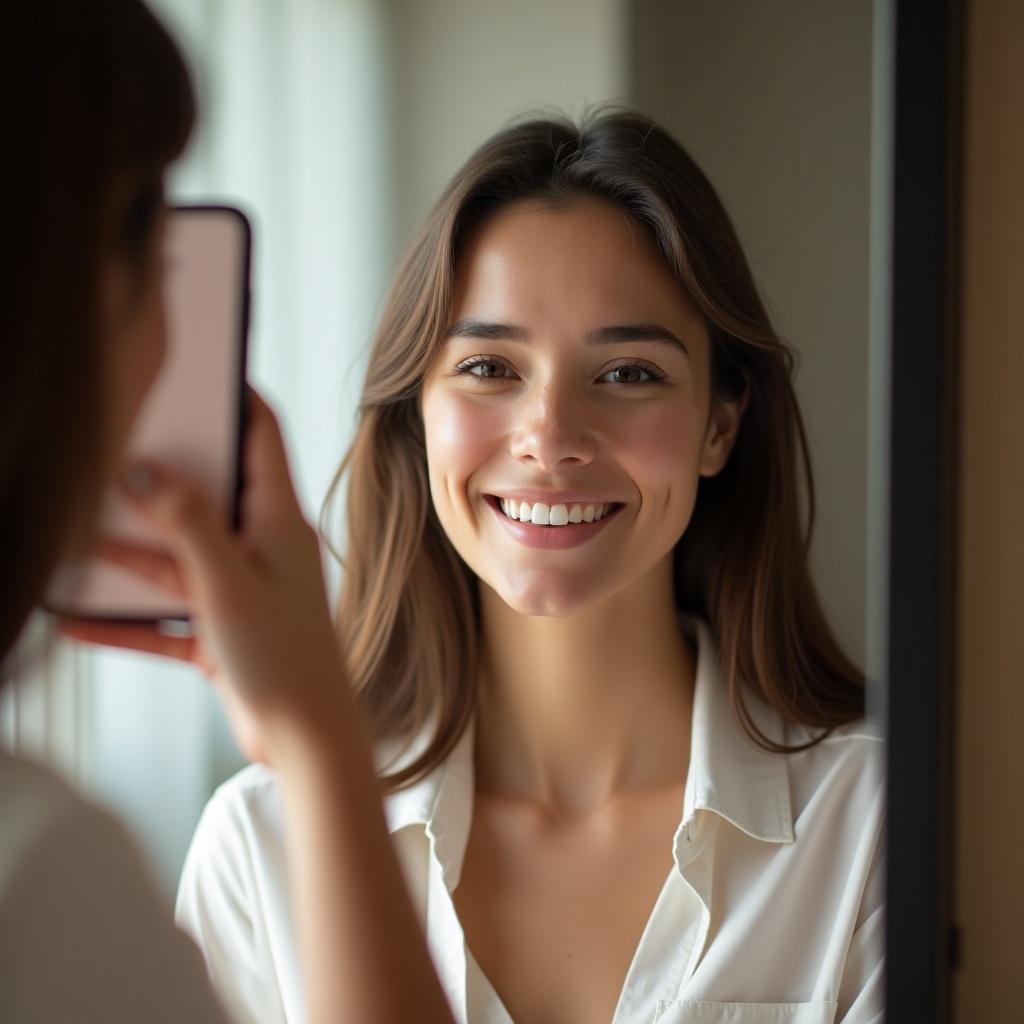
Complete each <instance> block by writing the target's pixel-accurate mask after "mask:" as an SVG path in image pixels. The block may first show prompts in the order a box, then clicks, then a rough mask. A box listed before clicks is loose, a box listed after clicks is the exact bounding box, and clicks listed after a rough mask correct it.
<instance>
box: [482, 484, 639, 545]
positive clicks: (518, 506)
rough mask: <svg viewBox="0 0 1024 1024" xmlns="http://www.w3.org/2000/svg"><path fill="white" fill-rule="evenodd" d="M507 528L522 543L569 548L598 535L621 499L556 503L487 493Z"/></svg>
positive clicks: (487, 499)
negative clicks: (614, 500) (601, 501)
mask: <svg viewBox="0 0 1024 1024" xmlns="http://www.w3.org/2000/svg"><path fill="white" fill-rule="evenodd" d="M484 500H485V501H486V502H487V504H488V505H490V507H491V508H492V509H493V510H494V513H495V515H496V516H497V517H498V519H499V520H501V523H502V525H503V526H504V528H505V529H506V530H507V531H508V532H509V533H510V534H511V535H512V536H513V537H514V538H515V539H516V540H517V541H519V542H520V543H521V544H524V545H526V546H527V547H535V548H570V547H575V546H576V545H577V544H583V543H585V542H586V541H588V540H590V539H591V538H592V537H594V536H596V535H597V534H598V533H600V532H601V530H603V529H604V527H605V526H606V525H607V524H608V523H609V522H610V521H611V520H612V519H613V518H614V517H615V515H616V513H618V512H619V511H620V509H622V508H624V507H625V506H624V504H623V503H622V502H604V503H597V502H594V503H584V502H571V503H568V502H567V503H553V504H547V503H545V502H541V501H538V502H528V501H518V500H516V499H514V498H502V497H500V496H498V495H495V494H488V495H485V496H484Z"/></svg>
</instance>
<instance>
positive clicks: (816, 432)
mask: <svg viewBox="0 0 1024 1024" xmlns="http://www.w3.org/2000/svg"><path fill="white" fill-rule="evenodd" d="M634 17H635V28H634V33H633V50H632V52H633V60H632V66H633V94H634V97H635V99H636V102H637V103H638V105H639V107H640V108H641V109H642V110H643V111H645V112H646V113H649V114H651V115H652V116H653V117H655V118H657V119H659V120H660V121H662V122H663V123H664V124H665V125H666V127H668V128H669V129H670V130H671V131H672V132H673V133H674V134H675V135H676V136H677V138H678V139H679V140H680V141H681V142H682V143H683V145H684V146H686V147H687V148H688V149H689V150H690V152H691V153H692V154H693V156H694V157H695V158H696V160H697V162H698V163H700V164H701V166H702V167H703V168H704V170H705V171H706V172H707V174H708V177H710V179H711V181H712V182H713V183H714V185H715V187H716V188H717V189H718V190H719V192H720V194H721V195H722V198H723V200H724V201H725V204H726V206H727V207H728V208H729V211H730V213H731V214H732V216H733V220H734V222H735V224H736V228H737V230H738V231H739V234H740V238H741V239H742V240H743V243H744V245H745V247H746V250H747V254H748V256H749V258H750V261H751V264H752V266H753V270H754V275H755V277H756V278H757V280H758V282H759V284H760V285H761V288H762V291H763V292H764V294H765V296H766V298H767V301H768V306H769V309H770V311H771V312H772V314H773V316H774V318H775V323H776V327H777V329H778V330H779V331H780V333H781V334H782V336H783V337H784V338H786V339H787V340H788V341H789V342H790V343H791V344H792V345H794V346H795V347H796V348H797V349H798V350H799V352H800V353H801V356H802V363H801V367H800V369H799V371H798V375H797V390H798V394H799V398H800V403H801V407H802V409H803V411H804V414H805V417H806V420H807V425H808V432H809V434H810V441H811V454H812V460H813V466H814V472H815V481H816V490H817V494H818V499H819V517H818V524H817V527H816V531H815V543H814V548H813V551H812V568H813V571H814V575H815V578H816V580H817V582H818V585H819V588H820V590H821V593H822V598H823V601H824V603H825V607H826V609H827V611H828V612H829V616H830V619H831V620H832V622H833V624H834V625H835V627H836V629H837V632H838V634H839V637H840V639H841V640H842V642H843V643H844V646H845V647H846V649H847V651H848V652H849V653H850V655H851V656H852V657H853V658H854V660H856V661H857V662H858V663H859V664H860V665H862V666H863V665H864V649H865V580H866V570H865V550H866V530H867V519H866V515H867V495H866V488H867V430H868V426H867V423H868V421H867V390H868V342H867V339H868V212H869V211H868V198H869V158H870V147H869V142H870V105H871V4H870V3H867V2H865V0H830V2H829V3H821V2H820V0H787V2H786V3H783V4H776V3H763V2H759V0H730V2H729V3H726V4H715V3H705V2H701V3H698V2H688V3H678V2H672V0H637V2H636V4H635V14H634Z"/></svg>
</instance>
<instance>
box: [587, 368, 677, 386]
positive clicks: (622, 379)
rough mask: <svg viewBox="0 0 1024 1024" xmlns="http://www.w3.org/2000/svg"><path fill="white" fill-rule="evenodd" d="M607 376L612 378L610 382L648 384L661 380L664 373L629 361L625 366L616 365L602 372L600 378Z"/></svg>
mask: <svg viewBox="0 0 1024 1024" xmlns="http://www.w3.org/2000/svg"><path fill="white" fill-rule="evenodd" d="M609 377H611V378H612V379H611V380H610V381H609V382H608V383H610V384H649V383H652V382H654V381H658V380H661V379H662V378H663V377H664V374H662V373H658V372H657V371H655V370H654V369H648V368H647V367H645V366H640V365H639V364H637V363H630V364H628V365H626V366H616V367H615V368H614V369H611V370H609V371H608V372H607V373H606V374H604V376H603V377H602V378H601V379H602V380H606V379H607V378H609Z"/></svg>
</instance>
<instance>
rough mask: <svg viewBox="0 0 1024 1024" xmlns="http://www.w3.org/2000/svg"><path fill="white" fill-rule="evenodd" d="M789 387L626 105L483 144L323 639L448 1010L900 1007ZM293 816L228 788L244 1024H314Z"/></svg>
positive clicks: (429, 277)
mask: <svg viewBox="0 0 1024 1024" xmlns="http://www.w3.org/2000/svg"><path fill="white" fill-rule="evenodd" d="M792 366H793V354H792V352H791V351H790V350H789V349H788V348H787V347H786V346H785V345H783V344H782V342H781V341H780V340H779V339H778V337H777V336H776V333H775V331H774V329H773V327H772V325H771V323H770V321H769V319H768V316H767V314H766V312H765V309H764V306H763V304H762V302H761V300H760V298H759V296H758V292H757V288H756V286H755V284H754V281H753V278H752V276H751V273H750V270H749V267H748V266H747V263H746V260H745V257H744V255H743V251H742V249H741V247H740V244H739V241H738V240H737V237H736V234H735V232H734V230H733V228H732V225H731V223H730V221H729V218H728V216H727V214H726V212H725V210H724V208H723V207H722V204H721V203H720V201H719V200H718V198H717V196H716V194H715V192H714V190H713V188H712V187H711V185H710V184H709V182H708V181H707V179H706V178H705V176H704V175H703V173H702V172H701V171H700V169H699V168H698V167H697V166H696V164H695V163H694V162H693V161H692V159H691V158H690V157H689V156H688V154H687V153H686V152H685V151H684V150H683V149H682V148H681V147H680V146H679V145H678V144H677V143H676V142H675V141H674V140H673V139H672V138H670V137H669V136H668V135H667V134H666V133H665V132H664V131H662V130H661V129H659V128H658V127H657V125H654V124H652V123H651V122H650V121H649V120H648V119H645V118H643V117H640V116H639V115H636V114H632V113H625V112H609V113H600V114H598V115H596V116H594V117H593V118H591V119H590V120H588V121H587V122H585V123H584V124H583V125H582V126H576V125H573V124H571V123H569V122H565V121H560V120H544V121H532V122H528V123H525V124H522V125H519V126H517V127H513V128H510V129H507V130H505V131H503V132H501V133H499V134H498V135H496V136H494V137H493V138H492V139H490V140H489V141H488V142H486V143H485V144H484V145H483V146H482V147H481V148H480V149H479V150H478V151H477V153H476V154H474V156H473V157H471V158H470V160H469V162H468V163H467V164H466V165H465V166H464V167H463V168H462V170H461V171H460V172H459V173H458V174H457V175H456V177H455V179H454V180H453V182H452V183H451V185H450V186H449V187H448V189H447V190H446V191H445V193H444V195H443V196H442V197H441V198H440V200H439V202H438V204H437V205H436V207H435V208H434V211H433V213H432V214H431V215H430V217H429V218H428V220H427V223H426V225H425V226H424V228H423V230H422V232H421V234H420V236H419V238H418V240H417V241H416V243H415V244H414V246H413V248H412V251H411V252H410V254H409V256H408V258H407V260H406V262H405V263H404V265H403V266H402V268H401V269H400V271H399V274H398V278H397V281H396V284H395V287H394V290H393V292H392V295H391V298H390V301H389V303H388V305H387V307H386V310H385V313H384V317H383V322H382V324H381V327H380V330H379V332H378V334H377V338H376V341H375V344H374V347H373V351H372V353H371V357H370V363H369V368H368V373H367V379H366V384H365V388H364V392H363V399H362V403H361V406H360V420H359V427H358V431H357V434H356V438H355V441H354V443H353V446H352V448H351V450H350V452H349V454H348V456H347V457H346V460H345V462H344V463H343V465H342V467H341V470H340V472H339V480H340V479H342V478H343V477H344V475H345V474H347V475H348V487H349V491H348V517H347V522H348V529H349V537H348V545H347V548H346V551H345V557H344V567H345V579H344V588H343V592H342V599H341V605H340V609H339V614H338V627H339V632H340V637H341V642H342V646H343V650H344V655H345V659H346V663H347V667H348V670H349V674H350V679H351V680H352V682H353V684H354V685H355V687H356V690H357V692H358V694H359V696H360V699H361V701H362V703H363V706H364V707H365V709H366V711H367V713H368V717H369V720H370V722H371V723H372V728H373V730H374V733H375V739H376V741H377V744H378V746H377V754H378V768H379V771H380V773H381V779H382V785H383V787H384V789H385V791H386V792H387V797H386V810H387V814H388V820H389V826H390V830H391V833H392V838H393V841H394V843H395V846H396V849H397V850H398V853H399V856H400V859H401V861H402V864H403V867H404V869H405V873H406V881H407V883H408V886H409V888H410V890H411V892H412V895H413V897H414V902H415V904H416V906H417V908H418V910H419V913H420V919H421V922H422V925H423V928H424V931H425V934H426V939H427V942H428V945H429V947H430V950H431V953H432V955H433V958H434V963H435V966H436V967H437V969H438V973H439V975H440V977H441V980H442V983H443V985H444V988H445V991H446V994H447V996H448V1000H449V1003H450V1005H451V1007H452V1009H453V1011H454V1014H455V1017H456V1019H457V1020H459V1021H468V1022H474V1024H475V1022H477V1021H485V1020H486V1021H500V1022H505V1024H508V1022H510V1021H512V1020H519V1021H527V1020H529V1021H541V1020H552V1021H559V1022H570V1024H571V1022H577V1021H578V1022H591V1021H600V1020H611V1021H613V1024H637V1022H641V1021H643V1022H645V1024H649V1022H652V1021H663V1022H669V1021H674V1022H684V1021H708V1022H710V1021H726V1020H728V1021H768V1020H771V1021H773V1022H780V1021H790V1022H804V1024H821V1022H825V1021H834V1020H842V1021H844V1022H845V1024H863V1022H867V1021H871V1020H874V1019H876V1017H877V1015H878V1014H879V1013H880V1012H881V999H882V988H881V985H882V961H883V956H882V920H883V913H884V911H883V899H882V889H881V886H882V874H881V868H880V855H881V847H880V843H879V838H880V835H881V832H882V827H883V804H882V780H881V776H880V771H879V768H878V764H877V754H878V751H879V747H880V743H879V736H878V734H877V732H876V731H875V730H874V728H873V727H871V726H869V725H867V724H865V723H864V722H863V713H864V686H863V679H862V677H861V675H860V673H859V672H858V671H857V669H856V668H855V667H854V666H853V664H852V663H851V662H850V661H849V660H848V659H847V658H846V657H845V655H844V654H843V652H842V651H841V650H840V648H839V645H838V644H837V643H836V641H835V639H834V637H833V634H832V631H831V629H830V627H829V625H828V623H827V622H826V621H825V618H824V616H823V614H822V612H821V609H820V605H819V602H818V599H817V596H816V593H815V591H814V588H813V585H812V583H811V580H810V576H809V573H808V568H807V548H808V543H809V537H810V532H811V526H812V523H813V483H812V480H811V473H810V466H809V462H808V457H807V450H806V441H805V438H804V431H803V426H802V421H801V417H800V413H799V409H798V407H797V403H796V399H795V396H794V393H793V388H792V383H791V374H792ZM801 488H802V490H801ZM801 493H803V494H804V495H806V497H807V499H808V500H807V503H806V506H804V505H802V502H801ZM278 803H279V796H278V792H277V786H276V783H275V781H274V779H273V777H272V776H270V775H269V774H268V773H267V772H265V771H264V770H263V769H260V768H254V769H248V770H246V771H245V772H243V773H242V774H241V775H239V776H237V777H236V778H235V779H234V780H232V781H230V782H229V783H227V784H226V785H225V786H224V787H222V789H221V790H220V791H219V792H218V794H217V795H216V796H215V797H214V799H213V801H212V802H211V804H210V806H209V807H208V809H207V812H206V814H205V816H204V819H203V822H202V823H201V824H200V827H199V830H198V832H197V835H196V837H195V839H194V841H193V846H192V849H191V852H190V855H189V858H188V861H187V864H186V868H185V873H184V876H183V880H182V887H181V890H180V894H179V918H180V920H181V922H182V923H183V924H184V925H185V926H186V927H187V928H188V929H189V930H190V931H192V933H193V934H194V935H195V936H196V938H197V940H198V941H199V942H200V944H201V945H202V946H203V948H204V950H205V952H206V956H207V961H208V964H209V966H210V968H211V971H212V973H213V977H214V980H215V982H216V983H217V984H218V986H219V987H220V988H221V991H222V992H223V993H224V995H225V998H226V999H227V1000H228V1002H229V1003H230V1004H231V1005H234V1006H240V1007H243V1008H244V1010H245V1012H246V1013H247V1014H248V1017H246V1019H253V1020H260V1021H270V1020H275V1021H278V1020H288V1021H298V1020H301V1019H302V1016H303V1007H302V998H301V992H300V990H299V987H298V985H297V983H296V979H297V977H298V975H297V968H296V960H295V950H294V945H295V943H294V938H293V935H292V926H291V924H290V920H289V910H288V907H287V903H286V901H285V893H286V886H285V884H284V876H283V873H282V863H283V857H282V849H283V836H282V832H281V826H280V815H279V811H278ZM779 934H784V935H786V936H787V942H786V943H780V942H779V941H778V936H779ZM239 965H242V966H239Z"/></svg>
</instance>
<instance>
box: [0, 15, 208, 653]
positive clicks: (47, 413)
mask: <svg viewBox="0 0 1024 1024" xmlns="http://www.w3.org/2000/svg"><path fill="white" fill-rule="evenodd" d="M0 65H2V67H3V68H4V77H5V78H6V79H7V81H6V83H5V85H4V89H3V96H2V99H0V104H2V110H3V112H2V116H0V124H2V125H3V131H4V136H5V141H6V143H7V146H6V154H5V157H4V159H3V160H2V161H0V201H2V203H3V221H4V245H3V247H2V251H0V339H2V344H3V370H2V373H0V565H2V566H3V571H4V585H3V588H2V590H0V663H2V662H4V661H6V660H7V657H8V655H9V654H10V651H11V648H12V646H13V645H14V643H15V641H16V639H17V637H18V635H19V634H20V632H21V630H22V628H23V626H24V624H25V622H26V620H27V618H28V616H29V613H30V612H31V610H32V608H33V607H34V606H35V605H36V604H37V603H38V602H39V601H40V599H41V597H42V595H43V591H44V589H45V587H46V584H47V581H48V580H49V578H50V576H51V574H52V572H53V570H54V567H55V565H56V562H57V560H58V558H59V556H60V554H61V552H62V550H63V548H64V545H65V543H66V541H67V539H68V536H69V531H70V529H71V528H72V526H73V524H80V523H83V522H86V521H90V517H92V516H94V515H95V512H96V509H97V507H98V502H99V492H100V484H101V483H102V480H101V470H102V458H103V452H104V445H105V438H104V434H103V431H104V419H105V417H104V410H105V401H104V398H105V396H104V394H103V381H104V368H103V346H102V344H101V342H102V338H101V333H100V320H99V316H100V309H99V302H98V298H99V273H100V268H101V267H102V266H103V264H104V262H105V261H107V260H109V259H110V258H111V257H112V256H115V255H121V256H123V257H124V258H125V259H126V260H128V261H129V264H130V265H132V264H134V265H139V266H141V264H142V262H143V259H144V255H145V253H146V252H147V250H148V243H149V240H150V238H151V236H152V230H153V227H154V225H155V223H156V219H157V215H158V213H159V211H160V208H161V206H162V203H163V173H164V170H165V168H166V166H167V164H168V163H169V162H170V161H171V160H172V159H174V157H176V156H177V155H178V154H179V153H180V152H181V151H182V149H184V147H185V144H186V142H187V141H188V137H189V135H190V133H191V130H192V125H193V121H194V118H195V100H194V95H193V91H192V85H191V82H190V79H189V74H188V71H187V70H186V67H185V64H184V62H183V60H182V58H181V55H180V54H179V52H178V50H177V48H176V46H175V45H174V43H173V42H172V40H171V38H170V36H169V35H168V34H167V32H166V31H165V30H164V29H163V27H162V26H161V25H160V23H159V22H158V21H157V20H156V18H155V17H154V16H153V15H152V13H151V12H150V11H149V9H148V8H147V7H145V6H144V5H143V4H142V3H141V2H139V0H102V2H85V0H33V2H32V3H28V4H14V5H11V8H10V9H9V10H5V12H4V31H3V33H2V38H0Z"/></svg>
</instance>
